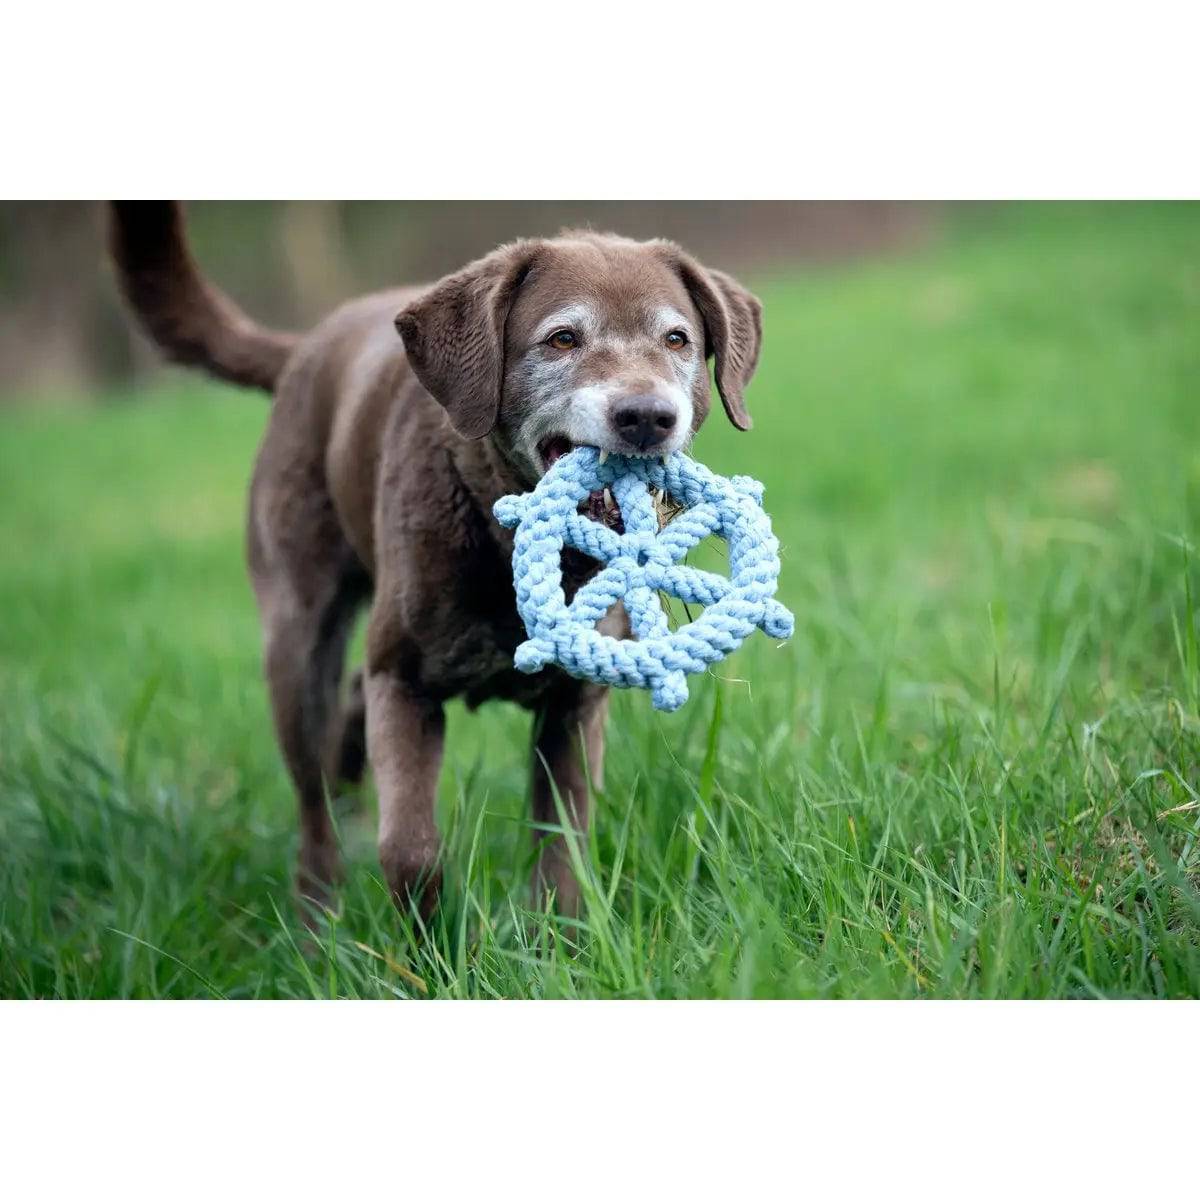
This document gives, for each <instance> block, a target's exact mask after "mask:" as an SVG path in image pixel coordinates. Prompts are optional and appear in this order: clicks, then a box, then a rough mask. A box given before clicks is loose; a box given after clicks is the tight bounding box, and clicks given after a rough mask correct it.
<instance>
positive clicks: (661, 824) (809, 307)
mask: <svg viewBox="0 0 1200 1200" xmlns="http://www.w3.org/2000/svg"><path fill="white" fill-rule="evenodd" d="M751 282H756V281H751ZM757 282H758V290H759V292H760V295H761V296H762V297H763V299H764V301H765V303H766V309H767V343H766V350H765V354H764V358H763V362H762V367H761V370H760V373H759V376H758V378H757V379H756V381H755V383H754V384H753V386H752V387H751V389H750V392H749V401H750V406H751V409H752V411H753V413H754V416H755V421H756V424H755V429H754V430H753V431H752V432H751V433H749V434H737V433H736V432H735V431H733V430H732V429H730V428H729V427H728V426H726V425H725V424H724V423H723V418H721V417H720V415H719V409H718V413H717V414H715V415H714V417H713V419H712V420H711V421H710V423H709V426H708V427H707V428H706V429H705V430H704V431H703V433H702V435H701V437H700V439H699V441H698V443H697V446H696V453H697V455H698V457H700V458H702V459H703V460H704V461H706V462H707V463H708V464H709V465H711V466H712V467H713V468H715V469H716V470H719V471H721V472H723V473H732V472H747V473H751V474H754V475H756V476H758V477H759V478H761V479H762V480H763V481H764V482H765V484H766V487H767V494H766V503H767V507H768V509H769V511H770V512H771V514H772V516H773V518H774V521H775V523H776V528H777V531H778V532H779V534H780V537H781V540H782V542H783V547H784V554H785V558H784V574H783V583H782V598H783V599H784V600H785V601H786V602H787V603H789V604H790V605H791V606H792V607H793V608H794V610H795V612H796V615H797V632H796V636H795V637H794V639H793V640H792V641H791V642H790V643H787V644H785V645H783V646H777V645H775V644H774V643H771V642H769V641H767V640H766V639H765V638H763V637H761V636H759V637H758V638H757V641H756V642H753V643H748V644H747V646H746V648H744V649H743V650H742V651H741V652H740V653H739V654H738V655H737V656H736V657H734V658H732V659H730V660H728V661H727V662H725V663H724V664H722V665H721V666H720V667H719V668H717V669H716V671H715V672H714V674H713V675H712V676H711V677H706V678H704V679H701V680H697V681H695V682H694V683H693V686H692V700H691V701H690V702H689V704H688V705H687V706H686V707H685V708H684V709H683V710H682V711H681V712H680V713H678V714H676V715H673V716H662V715H659V714H656V713H654V712H653V711H652V710H651V708H650V706H649V701H648V698H647V697H646V696H645V695H644V694H641V693H638V694H621V695H618V696H617V697H616V699H615V703H614V706H613V712H612V718H611V722H610V739H609V757H608V770H607V779H606V787H605V789H604V790H603V792H602V793H600V794H599V795H598V796H597V797H596V810H597V816H596V821H595V824H594V828H593V834H592V837H591V839H590V841H589V844H588V845H587V846H585V847H584V848H583V851H582V853H583V855H584V857H585V859H586V862H585V864H584V866H585V874H586V892H587V896H588V906H587V914H586V917H585V919H584V921H583V923H582V926H581V927H580V928H578V929H573V930H571V934H572V937H573V939H574V940H575V941H577V942H578V949H577V950H576V951H575V952H574V953H570V952H568V951H567V950H566V948H565V946H564V942H563V939H561V938H556V937H554V936H551V933H550V930H549V925H550V924H552V923H553V922H552V921H550V919H548V918H546V917H545V916H543V915H538V914H532V913H530V912H529V911H528V904H529V894H528V885H527V880H528V872H529V862H530V833H529V827H528V819H529V818H528V814H527V808H526V803H525V779H526V753H527V752H526V738H527V725H528V719H527V718H526V717H524V716H523V715H521V714H520V713H519V712H516V711H509V710H507V709H505V708H503V707H493V708H488V709H485V710H484V711H483V712H481V713H479V714H475V715H468V714H466V713H465V712H463V711H462V710H460V709H457V708H455V709H453V710H452V712H451V720H450V730H449V743H448V751H447V762H446V769H445V771H444V774H443V779H442V785H441V793H440V797H439V819H440V823H441V827H442V830H443V834H444V837H445V868H446V873H447V896H446V902H445V904H444V906H443V908H442V911H441V913H440V914H439V917H438V918H437V920H436V922H435V924H434V926H433V928H432V930H431V931H430V936H429V937H428V938H427V939H425V940H424V941H420V942H418V941H417V940H415V939H414V938H413V937H412V936H411V931H410V930H409V928H408V927H407V925H406V924H405V922H403V921H402V920H401V919H400V918H399V917H398V916H397V914H396V913H395V911H394V910H393V909H392V907H391V905H390V902H389V901H388V899H387V897H386V895H385V893H384V890H383V885H382V880H381V876H380V874H379V872H378V869H377V867H376V864H375V861H374V828H373V806H374V801H373V797H372V796H371V794H370V791H369V789H367V790H366V791H365V792H364V794H363V795H362V796H361V797H360V798H359V802H358V805H357V807H353V806H345V807H340V808H339V810H338V811H339V814H340V815H339V822H340V829H341V835H342V838H343V842H344V846H345V849H346V853H347V856H348V860H349V864H350V865H349V872H348V876H349V877H348V880H347V883H346V886H345V888H344V889H343V892H342V896H341V908H340V911H339V913H338V914H337V915H336V916H335V917H334V918H333V919H332V920H331V921H330V923H329V925H328V927H327V928H326V929H325V930H324V931H323V933H322V936H321V939H320V944H319V945H318V946H315V947H314V946H312V945H310V944H308V943H307V939H306V935H305V934H304V933H303V931H302V927H301V926H300V924H299V922H298V921H297V919H296V917H295V914H294V910H293V907H292V902H291V874H292V860H293V853H294V847H295V841H296V835H295V815H294V812H293V800H292V796H291V792H290V789H289V786H288V783H287V780H286V778H285V775H284V771H283V768H282V766H281V764H280V761H279V759H278V757H277V753H276V749H275V744H274V741H273V739H272V736H271V733H270V727H269V718H268V715H267V711H266V697H265V692H264V689H263V686H262V684H261V681H260V674H259V641H258V626H257V619H256V615H255V612H254V608H253V604H252V599H251V595H250V590H249V586H248V583H247V581H246V578H245V573H244V569H243V565H242V550H241V523H242V508H243V494H244V488H245V483H246V480H247V478H248V474H249V470H250V466H251V462H252V458H253V454H254V447H255V444H256V440H257V438H258V436H259V433H260V431H261V429H262V426H263V423H264V420H265V418H266V414H267V405H266V402H265V401H264V400H262V399H261V398H259V397H258V396H256V395H253V394H242V393H238V392H234V391H230V390H226V389H223V388H220V387H217V386H215V385H210V384H207V383H205V382H203V381H200V380H198V379H196V378H194V377H191V376H185V375H183V374H171V375H164V377H163V378H164V380H166V382H164V383H163V384H162V386H161V388H160V389H159V390H157V391H155V392H154V393H152V394H142V395H136V396H128V397H118V398H114V400H113V402H111V403H108V404H104V405H92V406H85V407H66V406H64V407H61V408H45V407H43V408H39V409H36V410H35V409H32V408H22V407H21V406H9V407H8V408H7V409H6V410H0V547H2V555H3V556H2V559H0V614H2V618H0V995H3V996H6V997H28V996H46V997H50V996H53V997H125V996H136V997H185V996H186V997H192V996H228V997H333V996H369V997H392V996H397V997H412V998H421V997H425V996H429V997H810V996H815V997H910V996H911V997H916V996H931V997H976V996H978V997H1013V998H1016V997H1071V996H1080V997H1085V996H1090V997H1101V996H1104V997H1122V996H1124V997H1133V996H1145V997H1154V996H1158V997H1183V996H1196V995H1200V891H1198V885H1200V845H1198V844H1197V838H1198V834H1200V799H1198V795H1197V789H1198V788H1200V770H1198V769H1197V751H1198V749H1200V647H1198V643H1197V633H1198V630H1197V612H1196V605H1197V588H1198V587H1200V574H1198V573H1197V564H1196V562H1195V540H1196V537H1197V532H1198V529H1200V440H1198V438H1197V433H1198V425H1200V419H1198V414H1200V207H1196V206H1048V207H1045V206H1028V207H1016V208H1001V209H976V210H970V211H967V212H965V213H960V214H959V215H957V216H956V217H955V218H954V219H953V221H952V222H951V224H950V226H949V228H948V229H947V230H946V231H945V232H944V233H943V234H941V235H939V236H938V237H937V239H936V240H934V241H933V242H931V243H930V244H928V245H926V246H924V247H922V248H920V249H918V250H914V251H911V252H909V253H907V254H905V255H904V256H899V257H895V258H892V259H890V260H887V261H875V262H872V263H867V264H862V265H858V266H853V267H848V268H847V267H841V268H837V269H832V268H830V269H823V270H821V271H816V272H810V273H807V274H804V275H802V276H799V277H796V278H792V279H789V280H774V281H768V282H763V281H757Z"/></svg>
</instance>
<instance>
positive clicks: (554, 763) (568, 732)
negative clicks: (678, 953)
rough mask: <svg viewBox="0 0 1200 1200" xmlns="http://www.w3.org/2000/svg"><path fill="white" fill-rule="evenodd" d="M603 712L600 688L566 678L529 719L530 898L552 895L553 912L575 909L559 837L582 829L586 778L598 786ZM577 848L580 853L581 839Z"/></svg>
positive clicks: (574, 885)
mask: <svg viewBox="0 0 1200 1200" xmlns="http://www.w3.org/2000/svg"><path fill="white" fill-rule="evenodd" d="M607 711H608V691H607V689H606V688H602V687H597V686H596V685H595V684H591V683H578V682H576V681H575V680H571V681H570V682H569V683H566V684H564V685H563V686H562V687H560V688H555V689H554V691H552V692H551V693H550V694H549V695H548V696H547V697H546V700H545V702H544V703H543V704H542V706H541V708H540V709H539V711H538V713H537V715H536V717H535V718H534V724H533V762H532V764H531V770H532V777H533V819H534V822H535V830H534V838H535V841H536V843H537V847H538V859H537V867H536V869H535V872H534V880H533V888H534V892H533V900H534V904H536V905H539V906H540V905H542V904H543V903H544V902H545V900H546V898H547V897H548V896H553V897H554V898H555V900H556V903H557V906H558V909H559V911H560V912H562V913H565V914H567V915H569V916H574V915H575V914H576V913H577V912H578V910H579V882H578V880H577V879H576V878H575V872H574V870H573V869H572V867H571V854H570V849H569V847H568V845H567V843H566V841H565V839H566V838H567V837H571V836H574V835H575V834H578V835H582V834H584V833H586V832H587V827H588V779H589V777H590V778H591V781H592V783H593V784H595V786H596V787H599V786H601V783H602V778H603V771H604V718H605V715H606V714H607ZM556 791H557V793H558V803H555V792H556ZM559 804H561V806H562V813H561V815H560V811H559ZM564 817H565V825H564ZM547 825H554V826H563V827H564V832H563V833H557V832H552V831H547V830H546V829H545V828H544V827H545V826H547ZM579 849H580V852H581V853H583V852H584V847H583V845H582V842H581V841H580V845H579Z"/></svg>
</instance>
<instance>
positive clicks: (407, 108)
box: [0, 0, 1200, 199]
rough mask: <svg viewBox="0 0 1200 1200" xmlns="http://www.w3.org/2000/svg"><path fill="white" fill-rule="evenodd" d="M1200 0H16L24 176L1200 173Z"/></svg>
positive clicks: (1125, 184) (893, 186) (373, 193)
mask: <svg viewBox="0 0 1200 1200" xmlns="http://www.w3.org/2000/svg"><path fill="white" fill-rule="evenodd" d="M1195 12H1196V10H1195V6H1194V5H1187V4H1183V3H1168V2H1166V0H1142V2H1141V3H1139V4H1138V5H1136V6H1131V5H1128V4H1113V3H1104V2H1101V0H1095V2H1092V3H1081V2H1078V0H1056V2H1052V0H1038V2H1033V0H1009V2H1008V3H1004V4H1000V3H994V4H986V3H981V4H971V5H967V4H963V3H961V0H958V2H956V3H950V2H944V0H911V2H910V3H907V4H895V3H883V2H877V3H876V2H873V3H864V2H863V0H856V2H848V3H842V4H837V5H830V4H821V5H816V4H808V5H805V4H792V5H785V4H781V3H779V0H737V3H735V4H731V3H728V2H725V3H721V4H717V3H712V2H709V0H698V2H696V3H693V4H689V5H686V6H680V5H679V4H677V3H675V4H667V3H663V2H662V0H610V2H609V3H607V4H605V5H603V6H595V5H590V6H586V7H584V8H581V7H579V6H576V7H573V8H572V7H569V6H568V7H564V6H562V5H553V4H548V3H531V2H529V0H511V2H510V3H506V4H493V5H487V6H484V5H482V4H465V3H442V4H438V5H432V6H412V5H398V4H395V5H383V4H379V3H365V2H363V0H342V3H339V4H337V5H335V6H334V7H333V8H329V7H328V6H314V5H309V6H304V5H295V4H290V5H285V4H282V3H277V2H269V3H258V4H247V3H245V0H238V2H237V3H232V2H230V0H210V3H207V4H205V5H203V6H199V7H197V6H191V5H187V6H174V7H172V6H164V5H162V4H161V3H149V2H144V0H143V2H131V0H113V2H112V3H109V4H104V5H95V4H91V5H84V4H80V3H63V2H61V0H60V2H59V3H50V4H46V5H41V6H33V5H24V6H21V7H19V8H16V9H14V10H13V11H12V12H10V13H7V14H6V27H5V41H6V46H7V48H8V54H7V55H6V62H5V70H4V73H3V75H2V76H0V102H2V103H3V106H4V112H5V150H4V184H3V188H2V189H0V190H2V191H3V192H4V193H5V194H7V195H9V196H11V197H25V198H41V197H59V198H81V197H95V196H108V195H116V194H124V195H129V196H163V195H164V194H167V193H170V194H172V195H180V196H183V197H184V198H196V199H202V198H222V197H279V196H287V197H293V198H297V199H303V198H329V197H338V198H359V197H388V198H408V199H422V198H423V199H438V198H449V197H454V198H480V197H506V198H526V197H552V198H563V199H566V198H574V199H613V198H645V199H652V198H665V197H670V198H684V197H707V198H750V197H758V198H818V199H819V198H824V199H836V198H859V197H893V198H896V197H914V198H948V199H953V198H1007V197H1019V196H1036V197H1058V196H1081V195H1086V196H1105V197H1131V196H1143V197H1145V196H1150V197H1195V196H1197V195H1200V166H1198V160H1200V156H1198V155H1197V154H1196V153H1195V149H1194V148H1195V144H1196V129H1195V119H1196V110H1197V105H1196V83H1195V81H1196V68H1195V50H1196V46H1197V44H1198V41H1200V39H1198V38H1197V36H1196V33H1197V17H1196V15H1195Z"/></svg>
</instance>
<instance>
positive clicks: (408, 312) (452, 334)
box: [396, 242, 538, 439]
mask: <svg viewBox="0 0 1200 1200" xmlns="http://www.w3.org/2000/svg"><path fill="white" fill-rule="evenodd" d="M537 249H538V244H537V243H535V242H516V243H514V244H513V245H510V246H502V247H501V248H500V249H499V250H495V251H493V252H492V253H491V254H489V255H488V256H487V257H486V258H481V259H480V260H479V261H478V262H473V263H471V265H470V266H468V267H464V268H463V269H462V270H461V271H458V272H456V273H455V274H453V275H448V276H447V277H446V278H445V279H443V280H442V281H441V282H440V283H437V284H435V285H434V287H433V289H432V290H431V291H429V292H426V293H425V295H423V296H421V297H419V298H418V299H416V300H414V301H413V302H412V303H411V304H410V305H409V306H408V307H407V308H405V309H404V310H403V311H402V312H401V313H400V315H399V316H398V317H397V318H396V329H397V330H398V331H399V333H400V336H401V337H402V338H403V339H404V349H405V350H406V351H407V353H408V360H409V362H411V363H412V366H413V370H414V371H416V373H417V378H418V379H419V380H420V381H421V383H422V384H424V386H425V388H426V389H427V390H428V392H429V393H430V395H432V396H433V398H434V399H435V400H436V401H437V402H438V403H439V404H440V405H441V406H442V407H443V408H444V409H445V410H446V412H447V414H448V415H449V417H450V423H451V424H452V425H453V426H454V429H455V431H456V432H457V433H458V434H459V435H460V436H462V437H464V438H471V439H475V438H481V437H486V436H487V435H488V434H489V433H491V431H492V430H493V429H494V428H495V425H496V418H497V415H498V414H499V411H500V391H501V387H502V385H503V383H504V324H505V321H506V320H507V319H508V312H509V309H510V308H511V307H512V302H513V298H514V297H515V296H516V294H517V289H518V288H519V287H520V286H521V283H522V281H523V280H524V278H525V276H526V275H527V274H528V272H529V268H530V266H531V265H532V263H533V258H534V255H535V253H536V251H537Z"/></svg>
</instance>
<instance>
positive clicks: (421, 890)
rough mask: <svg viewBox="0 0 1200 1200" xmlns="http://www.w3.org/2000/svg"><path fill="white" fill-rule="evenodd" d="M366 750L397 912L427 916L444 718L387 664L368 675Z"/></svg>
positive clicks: (436, 887) (438, 876)
mask: <svg viewBox="0 0 1200 1200" xmlns="http://www.w3.org/2000/svg"><path fill="white" fill-rule="evenodd" d="M365 690H366V701H367V753H368V756H369V757H370V760H371V770H372V771H373V772H374V775H375V786H376V790H377V791H378V793H379V861H380V864H381V865H382V867H383V873H384V876H385V878H386V879H387V882H388V887H389V888H390V889H391V893H392V899H393V900H394V901H395V902H396V906H397V907H398V908H399V909H400V911H401V912H402V913H407V912H408V911H409V905H410V903H413V902H415V903H416V905H417V908H418V911H419V912H420V913H421V916H422V918H424V919H426V920H428V918H429V917H430V915H431V914H432V913H433V910H434V907H435V906H436V905H437V899H438V893H439V892H440V890H441V886H442V867H441V863H440V862H439V861H438V847H439V844H440V842H439V838H438V831H437V825H436V824H435V822H434V816H433V809H434V802H435V800H436V798H437V781H438V772H439V770H440V768H441V765H442V745H443V742H444V740H445V728H446V720H445V717H444V715H443V713H442V706H441V705H440V704H438V703H435V702H433V701H430V700H428V699H427V698H424V697H421V696H417V695H414V694H413V693H412V691H411V690H410V689H409V688H408V687H406V685H405V684H404V683H403V682H401V681H400V680H399V679H398V678H397V677H396V676H395V674H394V673H393V672H391V671H386V670H385V671H376V672H372V673H371V674H369V675H368V676H367V678H366V685H365Z"/></svg>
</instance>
